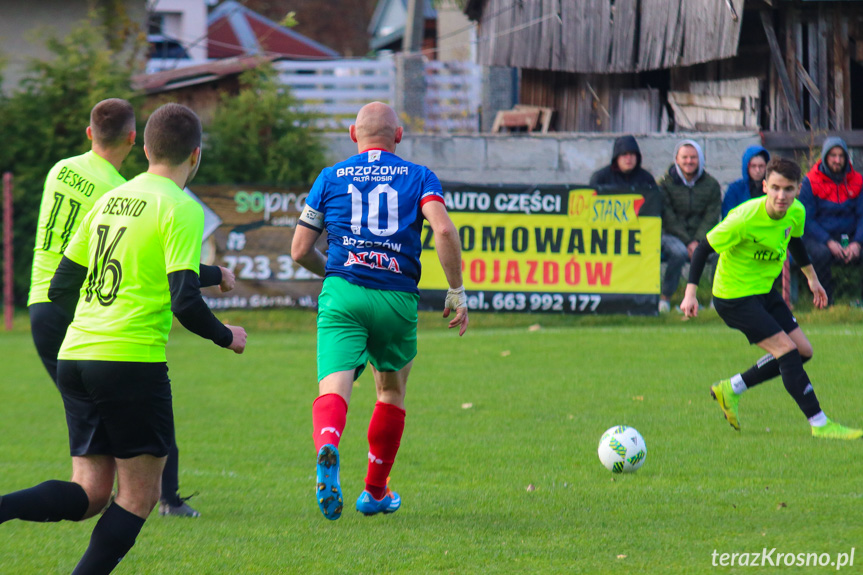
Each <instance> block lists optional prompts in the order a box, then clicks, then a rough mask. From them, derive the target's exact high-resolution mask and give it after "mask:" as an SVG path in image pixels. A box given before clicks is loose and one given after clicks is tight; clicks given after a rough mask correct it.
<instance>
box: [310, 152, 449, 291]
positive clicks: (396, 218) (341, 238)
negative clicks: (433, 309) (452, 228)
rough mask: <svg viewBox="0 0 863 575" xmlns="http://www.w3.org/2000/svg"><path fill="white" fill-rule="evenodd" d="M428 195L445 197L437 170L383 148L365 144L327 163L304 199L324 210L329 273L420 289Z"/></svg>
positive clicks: (402, 288) (378, 286)
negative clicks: (369, 147)
mask: <svg viewBox="0 0 863 575" xmlns="http://www.w3.org/2000/svg"><path fill="white" fill-rule="evenodd" d="M428 201H439V202H443V192H442V190H441V184H440V180H438V178H437V176H436V175H435V174H434V172H432V171H431V170H429V169H428V168H427V167H425V166H420V165H418V164H413V163H411V162H408V161H406V160H403V159H401V158H400V157H398V156H397V155H395V154H392V153H390V152H387V151H385V150H378V149H372V150H366V151H364V152H362V153H361V154H357V155H356V156H352V157H351V158H348V159H347V160H345V161H344V162H341V163H338V164H336V165H335V166H332V167H330V168H325V169H324V170H323V171H322V172H321V174H320V175H319V176H318V178H317V180H316V181H315V183H314V185H313V186H312V189H311V191H310V192H309V196H308V198H307V199H306V203H307V204H308V206H309V207H310V208H312V209H313V210H316V211H317V212H319V213H320V214H322V215H323V225H324V227H325V228H326V230H327V242H328V250H327V268H326V273H327V276H330V275H335V276H340V277H342V278H344V279H346V280H347V281H349V282H351V283H353V284H356V285H360V286H364V287H370V288H375V289H383V290H394V291H405V292H412V293H417V292H418V291H419V290H418V289H417V284H418V283H419V280H420V273H421V269H420V253H421V252H422V239H421V232H422V223H423V217H422V211H421V207H422V205H423V204H425V203H426V202H428Z"/></svg>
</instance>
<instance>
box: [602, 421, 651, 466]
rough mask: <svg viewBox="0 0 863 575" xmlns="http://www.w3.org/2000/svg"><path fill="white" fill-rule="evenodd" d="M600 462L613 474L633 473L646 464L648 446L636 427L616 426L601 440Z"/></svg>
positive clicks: (603, 435) (604, 434)
mask: <svg viewBox="0 0 863 575" xmlns="http://www.w3.org/2000/svg"><path fill="white" fill-rule="evenodd" d="M598 451H599V460H600V461H601V462H602V464H603V465H605V467H607V468H608V470H609V471H611V472H612V473H632V472H633V471H637V470H638V468H639V467H641V466H642V465H643V464H644V460H645V459H646V458H647V445H646V444H645V443H644V438H643V437H641V434H640V433H638V431H637V430H636V429H635V428H634V427H627V426H626V425H615V426H614V427H612V428H611V429H609V430H608V431H606V432H605V433H603V434H602V437H600V438H599V450H598Z"/></svg>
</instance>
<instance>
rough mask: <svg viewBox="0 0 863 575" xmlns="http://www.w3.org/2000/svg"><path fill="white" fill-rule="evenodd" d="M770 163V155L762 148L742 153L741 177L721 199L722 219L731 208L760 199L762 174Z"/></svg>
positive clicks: (753, 147)
mask: <svg viewBox="0 0 863 575" xmlns="http://www.w3.org/2000/svg"><path fill="white" fill-rule="evenodd" d="M769 161H770V153H769V152H768V151H767V150H766V149H765V148H763V147H762V146H749V147H748V148H746V151H745V152H743V165H742V166H741V171H742V173H743V177H742V178H740V179H739V180H734V181H733V182H731V184H730V185H729V186H728V189H727V190H725V197H724V198H722V219H723V220H724V219H725V216H727V215H728V212H730V211H731V210H732V209H733V208H736V207H737V206H739V205H740V204H742V203H743V202H745V201H747V200H751V199H752V198H760V197H761V196H763V195H764V174H765V172H766V171H767V162H769Z"/></svg>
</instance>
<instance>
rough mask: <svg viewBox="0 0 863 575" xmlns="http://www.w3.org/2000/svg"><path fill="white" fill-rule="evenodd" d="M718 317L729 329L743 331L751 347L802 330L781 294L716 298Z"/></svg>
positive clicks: (714, 304) (714, 303)
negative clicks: (777, 335)
mask: <svg viewBox="0 0 863 575" xmlns="http://www.w3.org/2000/svg"><path fill="white" fill-rule="evenodd" d="M713 306H714V307H715V308H716V313H718V314H719V317H721V318H722V319H723V321H725V323H726V324H727V325H728V327H732V328H734V329H737V330H740V331H742V332H743V335H745V336H746V338H747V339H748V340H749V343H758V342H761V341H764V340H765V339H767V338H768V337H771V336H774V335H776V334H777V333H779V332H781V331H784V332H785V333H791V332H792V331H794V330H795V329H797V328H799V327H800V326H798V325H797V320H796V319H795V318H794V314H792V313H791V310H790V309H788V305H787V304H786V303H785V300H784V299H782V296H781V295H779V292H777V291H776V290H770V293H766V294H762V295H751V296H746V297H738V298H734V299H722V298H718V297H714V298H713Z"/></svg>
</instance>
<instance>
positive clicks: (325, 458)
mask: <svg viewBox="0 0 863 575" xmlns="http://www.w3.org/2000/svg"><path fill="white" fill-rule="evenodd" d="M317 479H318V481H317V485H316V487H315V499H317V500H318V507H320V508H321V513H323V514H324V517H326V518H327V519H330V520H336V519H338V518H339V517H341V516H342V505H343V502H342V486H341V485H340V484H339V450H338V448H337V447H336V446H335V445H331V444H329V443H328V444H326V445H324V446H323V447H321V450H320V451H318V478H317Z"/></svg>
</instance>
